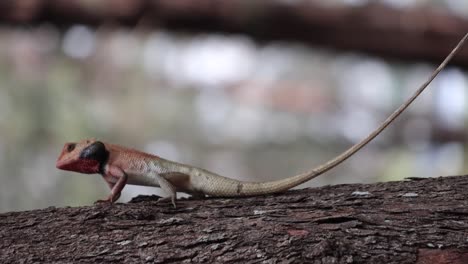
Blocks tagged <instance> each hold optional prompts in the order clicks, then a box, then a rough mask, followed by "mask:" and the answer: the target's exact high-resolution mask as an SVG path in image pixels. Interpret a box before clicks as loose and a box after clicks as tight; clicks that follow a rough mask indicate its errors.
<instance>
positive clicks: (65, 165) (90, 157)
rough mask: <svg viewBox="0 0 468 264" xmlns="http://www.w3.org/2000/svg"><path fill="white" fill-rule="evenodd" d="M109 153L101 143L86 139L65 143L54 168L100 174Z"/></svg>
mask: <svg viewBox="0 0 468 264" xmlns="http://www.w3.org/2000/svg"><path fill="white" fill-rule="evenodd" d="M108 157H109V151H108V150H107V149H106V146H105V145H104V143H102V142H101V141H96V140H94V139H86V140H82V141H80V142H77V143H75V142H68V143H65V146H64V147H63V150H62V153H60V156H59V157H58V159H57V163H56V165H55V166H56V167H57V168H58V169H61V170H68V171H74V172H80V173H88V174H91V173H100V172H101V168H102V166H103V165H104V164H105V163H106V162H107V159H108Z"/></svg>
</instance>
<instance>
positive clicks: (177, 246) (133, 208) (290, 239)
mask: <svg viewBox="0 0 468 264" xmlns="http://www.w3.org/2000/svg"><path fill="white" fill-rule="evenodd" d="M467 189H468V176H457V177H443V178H431V179H417V180H411V181H410V180H408V181H402V182H389V183H377V184H350V185H337V186H326V187H322V188H313V189H304V190H296V191H290V192H287V193H284V194H278V195H271V196H265V197H250V198H239V199H204V200H191V199H183V200H181V201H179V203H178V208H177V209H173V208H172V206H171V204H170V203H161V204H156V201H155V198H154V197H139V198H138V199H135V201H134V202H132V203H128V204H114V205H96V206H89V207H77V208H47V209H43V210H34V211H26V212H12V213H5V214H0V226H1V228H0V258H1V259H2V261H3V262H5V263H11V262H21V261H24V262H37V261H40V262H48V263H50V262H89V263H97V262H107V261H109V262H110V261H112V262H115V261H118V262H124V263H130V262H132V263H133V262H143V261H150V262H156V263H160V262H165V263H167V262H183V261H192V262H195V263H201V262H204V263H213V262H218V263H229V262H236V263H240V262H242V263H254V262H255V263H258V262H266V263H275V262H281V263H304V262H313V261H321V263H467V262H466V261H467V259H468V240H467V232H466V230H468V192H467V191H466V190H467ZM443 261H450V262H443ZM457 261H458V262H457Z"/></svg>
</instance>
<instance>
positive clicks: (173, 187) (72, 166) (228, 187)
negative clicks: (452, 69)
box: [56, 34, 468, 207]
mask: <svg viewBox="0 0 468 264" xmlns="http://www.w3.org/2000/svg"><path fill="white" fill-rule="evenodd" d="M467 36H468V34H466V35H465V36H464V37H463V39H462V40H461V41H460V42H459V43H458V45H457V46H456V47H455V48H454V49H453V50H452V51H451V52H450V54H449V55H448V56H447V57H446V58H445V60H444V61H443V62H442V63H441V64H440V65H439V67H438V68H437V69H436V70H435V71H434V72H433V73H432V75H431V76H430V77H429V78H428V80H427V81H426V82H425V83H424V84H422V85H421V86H420V87H419V88H418V90H417V91H416V92H415V93H414V94H413V95H412V96H411V97H410V98H409V99H408V100H407V101H406V102H405V103H404V104H402V105H401V106H400V107H399V108H398V109H397V110H395V112H393V113H392V114H391V115H390V116H389V117H388V118H387V119H386V120H385V121H384V122H383V123H382V124H381V125H380V126H379V127H378V128H377V129H376V130H374V131H373V132H372V133H370V134H369V135H368V136H367V137H366V138H364V139H363V140H362V141H361V142H358V143H357V144H355V145H353V146H352V147H350V148H349V149H348V150H346V151H344V152H343V153H342V154H340V155H338V156H337V157H335V158H333V159H331V160H329V161H328V162H325V163H324V164H322V165H319V166H318V167H316V168H314V169H312V170H310V171H307V172H304V173H302V174H298V175H296V176H292V177H289V178H285V179H281V180H275V181H267V182H244V181H238V180H234V179H230V178H227V177H224V176H221V175H218V174H216V173H213V172H210V171H207V170H204V169H200V168H196V167H193V166H190V165H185V164H181V163H177V162H174V161H169V160H166V159H163V158H160V157H158V156H156V155H152V154H148V153H144V152H141V151H138V150H134V149H130V148H125V147H122V146H118V145H113V144H108V143H103V142H101V141H97V140H94V139H88V140H83V141H80V142H78V143H66V144H65V146H64V148H63V150H62V153H61V154H60V156H59V157H58V160H57V164H56V167H57V168H59V169H62V170H68V171H74V172H80V173H86V174H93V173H99V174H101V175H102V177H103V178H104V180H105V181H106V182H107V184H108V185H109V187H110V189H111V193H110V195H109V196H108V197H107V199H105V200H100V201H106V202H110V203H113V202H115V201H116V200H117V199H118V198H119V197H120V193H121V191H122V189H123V188H124V186H125V185H126V184H135V185H143V186H154V187H161V188H162V189H163V190H164V191H165V192H166V193H168V194H169V197H167V198H170V199H171V201H172V204H173V205H174V207H175V206H176V203H175V200H176V192H185V193H189V194H192V195H194V196H199V197H204V196H205V195H208V196H214V197H241V196H254V195H265V194H272V193H279V192H284V191H287V190H289V189H291V188H293V187H295V186H298V185H299V184H302V183H304V182H307V181H309V180H311V179H313V178H315V177H317V176H319V175H321V174H322V173H324V172H326V171H328V170H330V169H332V168H334V167H335V166H337V165H338V164H340V163H342V162H343V161H345V160H346V159H347V158H349V157H351V156H352V155H353V154H354V153H356V152H357V151H358V150H360V149H361V148H362V147H364V146H365V145H366V144H367V143H369V142H370V141H371V140H372V139H374V138H375V137H376V136H377V135H379V134H380V133H381V132H382V131H383V130H384V129H385V128H386V127H387V126H388V125H389V124H390V123H391V122H392V121H393V120H394V119H395V118H396V117H398V116H399V115H400V114H401V113H402V112H403V111H404V110H405V109H406V108H407V107H408V106H409V105H410V104H411V103H412V102H413V101H414V100H415V99H416V97H418V96H419V95H420V94H421V92H422V91H423V90H424V89H425V88H426V87H427V86H428V85H429V84H430V83H431V81H432V80H433V79H434V78H435V77H436V76H437V74H438V73H439V72H440V71H441V70H442V69H443V68H444V67H445V66H446V65H447V63H448V62H449V61H450V59H451V58H452V57H453V56H454V55H455V53H456V52H457V51H458V50H459V49H460V47H461V46H462V45H463V43H464V42H465V40H466V38H467Z"/></svg>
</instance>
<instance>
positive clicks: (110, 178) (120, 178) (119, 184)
mask: <svg viewBox="0 0 468 264" xmlns="http://www.w3.org/2000/svg"><path fill="white" fill-rule="evenodd" d="M103 178H104V180H105V181H106V182H107V185H109V188H110V189H111V193H110V194H109V196H108V197H107V198H106V199H102V200H98V201H96V202H109V203H113V202H115V201H117V200H118V199H119V197H120V194H121V192H122V189H123V188H124V187H125V185H126V184H127V180H128V175H127V174H126V173H125V172H124V171H123V170H122V169H120V168H119V167H116V166H109V168H108V170H107V173H106V174H105V175H103ZM115 179H117V181H116V180H115Z"/></svg>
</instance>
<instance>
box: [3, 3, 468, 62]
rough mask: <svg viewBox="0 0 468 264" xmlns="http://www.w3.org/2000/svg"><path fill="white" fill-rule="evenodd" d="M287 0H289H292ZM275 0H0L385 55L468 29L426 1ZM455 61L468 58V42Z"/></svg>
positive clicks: (425, 56)
mask: <svg viewBox="0 0 468 264" xmlns="http://www.w3.org/2000/svg"><path fill="white" fill-rule="evenodd" d="M286 2H287V1H286ZM286 2H285V1H270V0H257V1H249V0H183V1H173V0H101V1H82V0H66V1H65V0H17V1H1V2H0V22H3V23H10V24H20V25H21V24H27V25H29V24H41V23H44V22H47V23H53V24H55V25H58V26H59V27H63V26H66V25H70V24H75V23H80V24H88V25H93V26H98V25H103V24H105V25H112V24H119V25H128V26H142V27H147V26H160V27H165V28H169V29H171V30H184V31H203V32H217V33H220V32H221V33H224V32H226V33H241V34H247V35H249V36H251V37H252V38H254V39H256V40H258V41H269V40H286V41H291V40H293V41H300V42H304V43H311V44H315V45H317V44H318V45H323V46H327V47H334V48H338V49H347V50H358V51H364V52H369V53H373V54H377V55H379V56H385V57H391V58H401V59H409V60H414V59H418V60H419V59H422V60H428V61H433V62H436V63H438V62H439V61H440V60H442V59H443V58H444V57H445V56H446V55H447V52H448V51H449V50H450V49H451V48H452V46H453V45H454V44H455V43H456V42H457V41H458V40H459V39H460V38H461V37H462V36H463V35H464V34H465V33H466V32H467V31H468V21H467V20H466V19H463V18H461V17H457V16H454V15H453V14H450V13H449V12H444V11H441V10H435V9H430V8H424V7H416V8H409V9H394V8H391V7H389V6H386V5H383V4H379V3H374V2H372V1H371V3H370V4H367V5H363V6H358V7H347V6H340V7H336V6H335V7H330V6H327V5H321V4H320V3H317V2H314V1H297V2H294V3H286ZM453 63H454V64H458V65H461V66H468V49H464V50H462V51H461V52H460V53H459V55H457V56H456V57H455V58H454V60H453Z"/></svg>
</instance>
